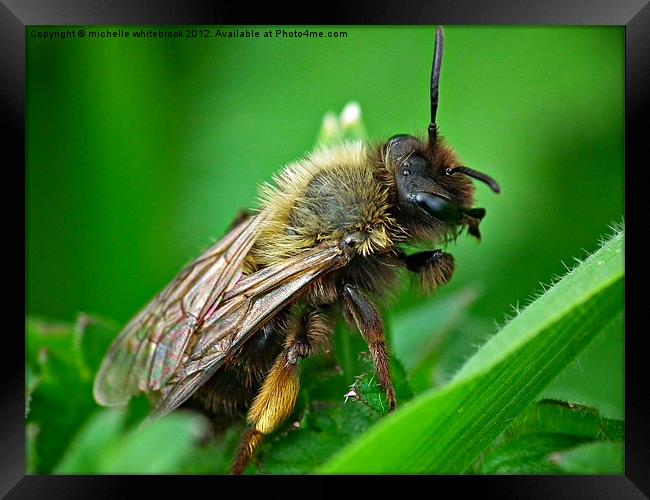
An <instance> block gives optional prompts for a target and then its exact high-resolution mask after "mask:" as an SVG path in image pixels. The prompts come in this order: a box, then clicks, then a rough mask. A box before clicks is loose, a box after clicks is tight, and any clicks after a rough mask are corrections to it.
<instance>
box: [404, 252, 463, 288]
mask: <svg viewBox="0 0 650 500" xmlns="http://www.w3.org/2000/svg"><path fill="white" fill-rule="evenodd" d="M403 262H404V265H405V267H406V268H407V269H408V270H409V271H412V272H414V273H417V274H418V275H419V277H420V285H421V287H422V288H423V289H424V291H425V292H427V293H430V292H433V291H434V290H435V289H436V288H438V287H439V286H441V285H444V284H445V283H447V282H448V281H449V280H450V279H451V277H452V275H453V274H454V257H453V255H451V254H449V253H446V252H443V251H442V250H431V251H429V252H418V253H414V254H412V255H404V256H403Z"/></svg>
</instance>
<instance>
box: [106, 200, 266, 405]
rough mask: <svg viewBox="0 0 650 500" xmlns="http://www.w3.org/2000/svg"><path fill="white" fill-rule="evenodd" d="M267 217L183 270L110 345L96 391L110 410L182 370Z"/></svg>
mask: <svg viewBox="0 0 650 500" xmlns="http://www.w3.org/2000/svg"><path fill="white" fill-rule="evenodd" d="M266 217H267V213H266V212H261V213H259V214H257V215H254V216H251V217H248V218H247V219H245V220H244V221H242V222H241V223H239V224H238V225H237V226H235V227H234V228H233V229H232V230H231V231H230V232H229V233H228V234H227V235H226V236H224V237H223V238H222V239H221V240H220V241H218V242H216V243H215V244H214V245H212V246H211V247H210V248H209V249H208V250H206V251H205V252H204V253H203V254H202V255H201V256H200V257H199V258H198V259H196V260H195V261H194V262H192V263H191V264H189V265H188V266H187V267H185V269H183V270H182V271H181V272H180V274H179V275H178V276H176V278H175V279H174V280H173V281H172V282H171V283H170V284H169V285H168V286H167V287H166V288H165V289H164V290H163V291H162V292H160V293H159V294H158V295H157V296H156V297H155V298H154V299H153V300H152V301H151V302H150V303H149V304H148V305H147V306H146V307H145V308H144V309H143V310H142V311H141V312H140V313H139V314H138V315H137V316H135V318H133V319H132V320H131V321H130V322H129V323H128V324H127V326H126V327H125V328H124V330H123V331H122V332H121V333H120V335H119V336H118V337H117V339H116V340H115V341H114V342H113V344H112V345H111V347H110V349H109V351H108V353H107V354H106V356H105V357H104V359H103V361H102V364H101V366H100V369H99V372H98V374H97V378H96V379H95V384H94V388H93V392H94V396H95V400H96V401H97V402H98V403H99V404H102V405H105V406H115V405H122V404H125V403H126V402H127V401H128V400H129V399H130V398H131V397H132V396H133V395H135V394H137V393H138V392H149V391H156V390H159V389H160V388H161V387H163V386H164V385H165V383H166V382H167V380H168V379H169V377H170V376H171V375H172V374H173V373H174V371H175V370H176V369H177V368H178V366H179V364H180V362H181V360H182V359H183V353H184V352H185V350H186V348H187V346H188V345H189V344H190V338H191V337H192V334H193V333H194V332H195V330H197V328H199V327H200V326H201V324H202V323H203V322H204V319H205V317H206V315H208V313H209V312H211V311H214V310H216V309H217V308H218V306H219V304H220V302H221V300H222V297H223V294H224V292H225V291H226V290H228V289H229V288H232V287H233V286H234V284H235V283H236V282H237V281H238V280H239V279H240V278H241V275H242V273H241V265H242V262H243V260H244V258H245V257H246V254H247V253H248V252H249V250H250V249H251V247H252V246H253V243H254V242H255V239H256V238H257V234H258V230H259V226H260V224H262V223H263V222H264V220H265V219H266Z"/></svg>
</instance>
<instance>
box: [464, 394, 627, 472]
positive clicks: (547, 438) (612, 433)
mask: <svg viewBox="0 0 650 500" xmlns="http://www.w3.org/2000/svg"><path fill="white" fill-rule="evenodd" d="M621 439H623V422H622V421H620V420H612V419H608V418H603V417H602V416H600V415H599V413H598V411H597V410H596V409H595V408H591V407H587V406H583V405H577V404H571V403H566V402H564V401H555V400H543V401H540V402H539V403H537V404H535V405H534V406H532V407H530V408H529V409H528V410H527V411H525V412H524V413H523V414H522V415H521V416H519V418H517V420H516V421H515V423H514V424H513V425H511V426H510V427H509V428H508V429H506V431H505V432H504V433H503V434H502V436H501V437H500V438H499V439H497V441H496V442H495V444H494V446H493V448H492V449H491V450H489V451H488V452H487V453H486V454H485V456H484V457H483V459H482V460H481V462H482V463H481V464H479V465H478V467H477V470H478V471H479V472H481V473H496V474H511V473H516V474H558V473H563V472H564V471H563V470H562V468H560V467H559V466H558V465H557V463H555V462H553V461H552V460H550V456H551V455H553V454H556V453H558V452H561V451H564V450H567V449H570V448H573V447H574V446H576V445H578V444H583V443H588V442H593V441H595V440H621Z"/></svg>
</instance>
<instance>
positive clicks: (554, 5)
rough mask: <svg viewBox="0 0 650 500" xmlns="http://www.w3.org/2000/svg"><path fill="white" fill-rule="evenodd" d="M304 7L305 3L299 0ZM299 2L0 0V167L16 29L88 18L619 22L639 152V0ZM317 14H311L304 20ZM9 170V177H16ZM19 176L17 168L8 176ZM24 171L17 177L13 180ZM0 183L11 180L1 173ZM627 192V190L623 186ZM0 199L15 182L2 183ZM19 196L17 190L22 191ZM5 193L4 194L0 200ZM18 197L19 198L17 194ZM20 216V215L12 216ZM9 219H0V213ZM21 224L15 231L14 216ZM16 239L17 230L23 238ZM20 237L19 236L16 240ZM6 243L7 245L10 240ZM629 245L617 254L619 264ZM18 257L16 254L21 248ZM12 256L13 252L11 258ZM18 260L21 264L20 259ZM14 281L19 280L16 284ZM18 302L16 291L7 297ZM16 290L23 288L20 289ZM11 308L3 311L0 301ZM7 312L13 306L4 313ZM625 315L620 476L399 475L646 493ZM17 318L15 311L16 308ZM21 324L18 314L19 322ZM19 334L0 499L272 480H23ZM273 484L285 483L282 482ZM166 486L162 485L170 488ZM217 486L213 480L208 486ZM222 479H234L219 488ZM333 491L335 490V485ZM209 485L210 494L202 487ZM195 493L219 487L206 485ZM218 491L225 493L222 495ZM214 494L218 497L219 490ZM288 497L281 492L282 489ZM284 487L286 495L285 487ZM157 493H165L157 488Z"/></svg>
mask: <svg viewBox="0 0 650 500" xmlns="http://www.w3.org/2000/svg"><path fill="white" fill-rule="evenodd" d="M304 6H307V4H304ZM308 12H309V11H308V10H301V7H300V6H296V7H293V8H292V9H291V10H290V11H287V12H282V11H281V10H280V9H279V8H278V7H277V6H275V5H266V6H264V7H263V8H261V10H260V9H259V8H257V7H255V8H253V7H251V6H250V5H243V4H236V5H225V4H223V3H221V2H210V3H208V2H204V1H201V0H185V1H171V0H158V1H155V2H154V1H151V0H142V1H133V0H131V1H129V0H110V1H104V2H91V1H83V0H3V1H2V3H1V4H0V41H1V44H2V59H1V61H2V62H1V64H2V68H1V69H0V74H1V75H2V76H1V78H0V86H1V92H0V96H1V97H2V99H1V100H0V106H1V107H2V118H3V121H4V123H5V125H6V132H5V140H6V143H5V144H6V145H5V148H4V149H5V154H6V155H7V153H8V155H7V156H8V157H9V158H7V160H6V163H5V169H6V170H5V172H12V173H13V172H20V165H21V164H22V165H25V147H24V137H25V33H26V31H25V29H26V27H28V26H30V25H92V24H104V25H105V24H165V25H176V24H190V25H192V24H194V25H197V24H202V25H205V24H248V25H250V24H283V25H288V24H383V25H398V24H431V25H436V24H445V25H448V24H463V25H473V24H474V25H483V24H529V25H533V24H535V25H536V24H541V25H619V26H625V52H626V53H625V62H626V67H625V129H626V137H625V157H626V158H625V159H626V165H630V166H631V167H630V170H629V171H630V172H632V176H631V177H628V176H626V183H627V182H630V178H632V179H633V178H634V177H635V175H634V173H635V172H634V169H633V166H635V165H638V168H643V167H644V166H645V165H644V164H643V162H642V159H641V158H642V157H641V154H642V152H644V150H645V149H646V145H645V143H644V139H645V138H644V137H642V135H645V134H644V133H643V132H642V131H643V125H642V124H641V119H642V118H644V117H647V116H648V115H647V111H648V99H647V92H648V87H649V86H650V85H649V83H650V78H649V75H650V71H649V70H650V54H649V52H650V51H648V48H649V47H650V6H649V5H648V2H647V0H618V1H617V0H607V1H604V0H603V1H595V0H546V1H544V2H539V1H535V0H530V1H525V2H524V1H520V2H513V1H503V2H495V1H487V0H462V1H461V0H456V1H453V2H452V1H443V0H435V1H429V2H426V3H425V2H422V3H418V2H416V1H414V0H402V1H401V2H399V3H383V4H381V5H377V4H374V3H371V2H368V1H366V2H357V3H356V4H354V5H349V4H348V3H345V4H344V3H342V2H341V3H337V2H331V1H330V2H326V3H323V4H322V5H321V7H320V8H317V9H315V10H313V11H311V13H308ZM316 15H317V16H318V17H315V16H316ZM18 175H19V174H18ZM19 177H20V175H19ZM24 181H25V178H24V177H23V182H24ZM5 182H6V184H5V185H6V186H7V188H8V187H9V186H10V185H11V183H10V182H9V181H8V180H7V179H6V178H5ZM626 187H627V186H626ZM9 191H13V192H11V193H10V194H14V193H18V192H19V191H18V189H15V190H11V189H7V192H9ZM23 193H24V191H23ZM5 198H8V199H11V196H8V197H5ZM23 201H24V200H23ZM635 201H638V197H637V194H635V192H634V191H633V190H628V189H626V218H628V220H627V221H626V223H627V224H626V225H627V226H628V227H631V228H632V234H634V233H635V232H636V228H637V227H639V226H638V225H636V224H635V222H636V218H637V217H638V215H636V214H637V213H638V212H636V211H635V210H634V209H630V207H633V206H634V202H635ZM19 206H20V205H19V203H17V202H16V203H14V202H13V201H10V203H9V208H7V209H6V212H5V214H7V215H9V214H12V215H15V221H18V220H20V215H19V214H18V212H19ZM24 213H25V212H23V214H24ZM7 219H9V218H7ZM22 221H23V226H22V230H23V232H24V231H25V225H24V215H23V219H22ZM18 224H19V223H18V222H17V223H16V226H17V227H15V228H7V229H6V231H7V232H8V234H11V235H12V236H11V240H10V241H12V242H13V241H19V240H18V238H17V237H16V236H15V235H17V234H20V226H19V225H18ZM23 234H25V233H23ZM23 241H25V239H23ZM12 246H14V247H16V250H17V247H18V246H19V245H15V244H13V245H12ZM634 253H635V251H634V248H633V247H630V248H629V249H628V250H626V260H627V259H628V258H630V256H632V257H631V258H632V261H634ZM24 255H25V254H24ZM17 258H19V257H17ZM27 265H28V262H27V261H26V260H25V266H27ZM640 279H641V278H640V277H638V276H636V275H635V273H629V274H628V278H627V280H626V292H628V293H627V294H626V297H627V299H631V300H632V302H634V300H639V299H640V298H642V297H640V295H639V294H638V293H634V292H632V293H629V290H630V289H632V290H634V287H635V285H636V284H638V283H640ZM23 282H24V281H23ZM14 296H15V297H18V294H14ZM23 297H24V295H23ZM8 309H9V311H10V312H13V308H11V307H9V308H8ZM18 309H19V308H18V307H16V310H18ZM636 310H637V308H636V307H634V305H632V307H631V308H630V307H629V304H626V323H627V328H626V332H627V335H626V349H625V352H626V387H625V389H626V407H625V421H626V433H625V475H624V476H546V477H544V476H496V477H495V476H484V477H483V476H482V477H476V476H461V477H444V476H413V477H408V478H404V477H403V478H401V479H404V480H407V479H408V480H409V481H414V482H416V483H417V482H420V481H426V482H427V483H428V482H429V481H431V482H434V485H425V484H422V486H425V487H426V486H430V487H433V488H435V489H434V490H432V493H431V494H439V493H438V492H440V491H441V488H440V487H441V486H442V487H445V488H446V487H449V488H453V491H454V494H456V495H457V494H459V493H461V492H463V491H464V490H466V489H477V490H478V491H479V492H481V493H480V494H483V495H485V494H486V493H487V494H488V496H492V495H494V496H496V497H497V498H554V499H560V498H621V499H622V498H644V497H645V498H647V496H646V495H647V494H648V493H647V492H650V474H649V473H648V471H650V446H649V441H650V428H649V425H648V420H649V412H648V398H647V388H646V385H645V381H646V380H647V372H648V368H647V367H648V363H647V362H644V361H643V359H642V358H643V356H644V350H643V349H642V348H641V345H640V343H641V339H642V335H643V330H641V329H639V328H637V327H636V325H635V323H634V321H630V318H632V315H633V313H634V312H635V311H636ZM16 316H19V315H16ZM19 321H20V322H22V323H23V326H24V316H22V318H21V319H20V320H19ZM10 337H13V338H15V339H19V337H18V335H15V334H14V333H12V330H11V329H9V328H8V329H7V330H5V344H3V345H4V347H3V351H5V352H4V356H3V363H2V364H1V365H0V369H1V370H2V372H3V373H2V375H3V377H2V389H1V391H2V398H1V401H2V405H1V406H0V418H1V419H2V425H1V426H0V436H1V437H0V443H1V444H0V494H3V495H4V494H8V495H7V498H45V497H47V498H58V497H76V496H79V497H83V498H87V497H118V496H120V497H121V496H124V497H129V496H130V495H131V494H132V495H135V494H136V492H137V490H139V489H140V487H143V488H145V489H146V491H147V492H148V494H150V495H151V496H154V495H155V494H156V492H157V491H160V492H163V493H165V492H166V493H167V494H169V493H170V492H171V491H172V489H171V488H172V487H181V488H184V489H186V490H185V491H187V492H188V493H189V492H191V491H198V488H201V487H206V488H214V481H240V480H249V481H250V480H252V481H276V480H282V479H283V478H277V477H273V478H260V477H256V478H251V477H248V478H242V479H239V478H232V477H216V478H213V477H210V476H154V477H151V476H150V477H140V476H129V477H124V476H33V475H25V419H24V413H25V406H24V397H25V394H24V382H25V380H24V378H25V370H24V359H25V352H24V347H25V346H24V343H23V342H21V341H20V340H18V341H16V342H14V343H13V344H10V343H7V340H6V339H7V338H10ZM284 479H285V480H286V479H287V478H284ZM392 479H394V478H390V477H379V476H376V477H375V476H372V477H364V478H356V480H357V481H359V482H360V483H361V484H359V486H361V487H364V488H366V487H369V486H371V485H379V486H380V487H383V485H385V484H386V483H387V481H391V480H392ZM342 480H344V481H345V482H346V483H347V482H351V481H352V480H353V478H351V477H324V476H317V477H313V476H311V477H301V478H291V479H290V481H291V482H293V481H299V483H294V484H293V485H292V486H291V490H289V491H292V492H297V491H298V490H297V487H298V486H299V485H306V486H308V485H309V483H312V482H315V481H318V482H319V483H320V482H326V481H333V482H334V483H338V482H340V481H342ZM172 483H174V484H172ZM219 484H221V483H219ZM231 485H234V483H231ZM335 487H336V488H337V489H339V488H344V487H345V486H343V485H338V486H336V484H335ZM208 491H210V490H208ZM211 491H212V492H211V493H207V494H210V495H212V494H220V493H221V492H220V491H219V490H214V489H212V490H211ZM223 491H225V490H223ZM223 491H222V492H223ZM290 494H291V493H290ZM294 494H295V493H294ZM165 496H167V495H165Z"/></svg>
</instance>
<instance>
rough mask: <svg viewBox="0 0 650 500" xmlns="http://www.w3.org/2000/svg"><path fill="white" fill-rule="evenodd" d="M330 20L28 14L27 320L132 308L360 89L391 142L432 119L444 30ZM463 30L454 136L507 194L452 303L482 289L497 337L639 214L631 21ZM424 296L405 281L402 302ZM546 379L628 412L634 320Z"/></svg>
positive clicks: (451, 42) (445, 129) (452, 63)
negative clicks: (87, 19) (118, 27)
mask: <svg viewBox="0 0 650 500" xmlns="http://www.w3.org/2000/svg"><path fill="white" fill-rule="evenodd" d="M65 29H66V28H61V31H64V30H65ZM96 29H97V28H96V27H89V28H87V31H90V30H96ZM165 29H166V30H169V31H173V30H175V29H176V28H165ZM255 29H256V30H257V31H260V32H263V31H264V30H265V28H263V27H257V28H255ZM312 29H317V30H323V31H330V30H333V29H336V30H337V31H346V32H347V37H345V38H321V39H306V38H300V39H295V38H293V39H278V38H272V39H265V38H259V39H246V38H235V39H218V38H208V39H206V38H195V39H187V38H183V39H161V38H147V39H133V38H129V39H90V38H89V37H88V36H87V37H86V38H83V39H80V38H68V39H65V40H61V39H55V40H44V39H42V38H37V37H35V36H31V33H30V32H31V30H37V31H38V30H41V31H42V30H44V28H42V29H41V28H28V30H27V312H28V314H30V315H35V316H40V317H43V318H48V319H53V320H66V321H70V320H73V319H74V317H75V315H76V313H77V312H81V311H83V312H87V313H92V314H100V315H103V316H105V317H108V318H113V319H115V320H117V321H119V322H122V323H124V322H126V321H127V320H128V319H129V318H130V316H132V315H133V314H134V313H136V312H137V310H138V309H139V308H140V307H141V306H142V305H144V303H145V302H146V301H148V300H149V299H150V298H151V297H152V296H153V295H154V294H155V293H156V292H157V291H158V290H160V289H161V288H162V287H163V286H164V285H166V284H167V283H168V282H169V281H170V280H171V278H172V277H173V276H174V275H175V273H176V272H177V271H178V270H179V269H180V268H181V267H182V266H183V265H184V264H185V263H186V262H188V261H189V260H190V259H192V258H193V257H195V256H196V255H197V254H198V253H199V252H200V251H201V250H202V249H203V248H204V247H206V246H207V245H208V244H209V243H210V242H211V241H213V240H214V239H216V238H218V237H220V236H221V235H222V234H223V232H224V230H225V228H226V226H227V225H228V224H229V223H230V221H231V220H232V219H233V218H234V217H235V215H236V214H237V212H238V211H239V210H240V209H241V208H243V207H250V206H253V205H254V200H255V197H256V186H257V185H258V184H259V183H261V182H263V181H267V180H270V178H271V176H272V174H273V173H274V172H276V171H278V170H279V169H280V168H281V167H282V166H283V165H284V164H286V163H287V162H289V161H291V160H293V159H295V158H296V157H298V156H299V155H301V154H303V153H305V152H307V151H309V150H310V149H311V148H312V146H313V144H314V141H315V139H316V136H317V133H318V130H319V127H320V123H321V120H322V117H323V114H324V113H325V112H327V111H329V110H332V111H336V112H339V111H340V110H341V108H342V107H343V106H344V105H345V103H346V102H348V101H350V100H356V101H358V102H359V103H360V104H361V106H362V109H363V113H364V121H365V125H366V129H367V131H368V134H369V135H370V137H371V138H373V139H385V138H387V137H390V136H391V135H394V134H396V133H423V132H424V131H425V129H426V126H427V125H428V85H429V76H430V71H431V57H432V50H433V34H434V28H433V27H416V28H413V27H409V28H392V27H391V28H369V27H363V28H348V27H337V28H327V27H317V28H312ZM48 31H53V29H51V28H48ZM213 31H214V30H213ZM445 34H446V39H445V54H444V63H443V71H442V77H441V95H440V99H441V103H440V108H439V111H438V122H439V126H440V129H441V132H442V134H443V135H444V136H445V137H446V138H447V139H448V141H449V142H450V144H451V145H453V146H454V148H455V149H456V150H457V152H458V153H459V155H460V157H461V158H462V159H463V160H464V161H465V163H466V164H467V165H469V166H472V167H474V168H477V169H479V170H483V171H485V172H487V173H489V174H490V175H492V176H494V177H495V178H496V179H498V181H499V182H500V184H501V186H502V193H501V194H500V195H499V196H495V195H494V194H492V193H491V192H490V191H489V190H488V189H487V188H486V187H484V186H483V185H479V186H478V188H477V198H478V200H477V205H478V206H484V207H486V208H487V212H488V216H487V217H486V219H485V221H484V223H483V224H482V233H483V241H482V242H481V244H480V245H477V244H476V243H475V242H474V241H472V240H470V239H469V238H461V239H460V240H459V241H458V242H457V243H455V244H453V245H452V246H451V247H450V251H452V252H453V253H454V255H455V257H456V260H457V272H456V275H455V277H454V279H453V280H452V282H451V283H450V284H449V285H448V286H447V287H446V288H445V289H444V290H441V292H440V294H439V297H444V296H445V295H448V294H452V293H454V292H457V291H459V290H461V289H463V288H467V287H468V286H471V287H474V288H475V289H476V290H479V291H480V292H481V293H480V296H479V298H478V299H477V300H476V302H475V303H474V305H473V307H472V310H471V312H472V317H473V318H474V320H475V321H476V324H477V325H481V326H480V327H477V328H478V329H479V330H480V329H481V328H482V329H483V330H484V331H487V330H489V332H488V333H493V332H494V331H495V330H496V326H495V323H502V322H503V320H504V317H505V315H506V314H510V313H512V308H511V305H514V304H519V305H524V304H525V303H526V302H527V301H528V300H529V299H530V297H531V294H532V293H533V292H535V291H538V290H540V284H539V283H540V282H544V283H548V282H549V281H550V280H551V278H552V277H553V276H555V275H559V274H562V273H563V272H565V267H564V264H563V262H564V263H566V264H567V265H570V264H571V263H572V262H573V258H574V257H584V256H585V255H586V252H585V251H589V252H591V251H593V250H594V249H596V248H597V246H598V240H599V237H600V236H601V235H603V234H605V233H608V232H609V225H610V224H611V223H613V222H620V221H621V220H622V215H623V204H624V188H623V175H624V166H623V165H624V163H623V137H624V135H623V134H624V130H623V117H624V107H623V106H624V71H623V70H624V30H623V28H619V27H455V26H449V27H446V28H445ZM423 300H424V299H423V298H422V297H421V296H420V295H419V294H417V293H412V294H409V293H406V294H403V295H401V296H400V298H399V300H398V301H397V303H396V304H395V305H394V307H393V308H392V309H391V311H399V310H400V309H404V308H407V307H410V306H411V305H413V304H414V303H415V302H417V303H421V302H422V301H423ZM431 300H433V301H435V300H436V298H435V297H434V298H433V299H431ZM389 314H391V313H389ZM485 325H488V326H487V327H486V326H485ZM459 335H461V336H460V337H459V339H460V340H459V341H460V342H463V341H464V340H463V339H464V337H462V334H459ZM467 335H468V337H467V339H468V340H467V341H468V342H470V341H471V342H475V341H476V336H475V335H474V336H473V335H472V334H471V333H468V334H467ZM548 391H549V394H551V395H553V394H558V395H563V396H564V397H569V396H571V397H572V399H574V400H579V401H584V402H587V403H592V404H596V405H598V406H599V408H600V409H601V410H602V411H603V412H604V413H605V414H609V415H611V416H614V417H622V411H623V403H622V401H623V331H622V328H618V329H616V331H613V332H612V333H611V334H608V335H607V336H605V337H603V338H601V339H599V340H598V341H596V342H595V343H594V344H593V345H592V346H590V348H589V349H588V350H587V351H586V352H585V353H583V354H582V355H581V357H580V358H579V360H578V362H577V363H575V364H574V365H573V366H572V367H570V368H568V369H567V371H566V372H565V373H564V374H563V375H562V376H561V377H560V378H559V379H558V380H557V381H556V382H555V383H554V385H553V386H552V387H551V388H549V390H548Z"/></svg>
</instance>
